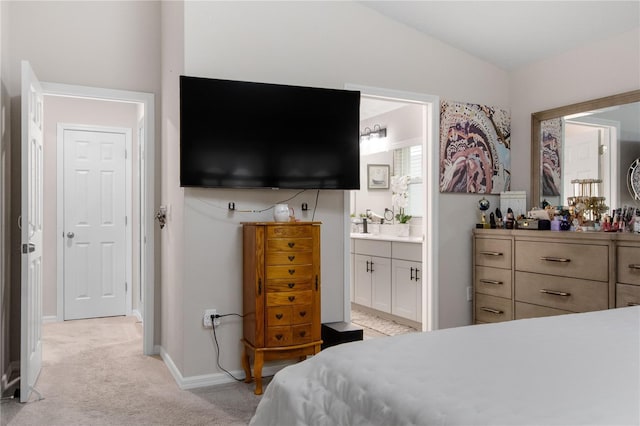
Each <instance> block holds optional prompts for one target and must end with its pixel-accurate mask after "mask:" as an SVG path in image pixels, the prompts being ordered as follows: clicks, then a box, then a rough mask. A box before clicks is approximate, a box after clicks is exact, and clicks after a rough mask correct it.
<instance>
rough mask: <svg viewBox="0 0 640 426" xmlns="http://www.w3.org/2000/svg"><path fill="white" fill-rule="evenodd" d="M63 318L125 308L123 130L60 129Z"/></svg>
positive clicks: (121, 312) (111, 313)
mask: <svg viewBox="0 0 640 426" xmlns="http://www.w3.org/2000/svg"><path fill="white" fill-rule="evenodd" d="M63 140H64V231H63V235H62V236H61V237H62V238H64V239H65V241H64V319H65V320H70V319H81V318H95V317H106V316H116V315H125V314H126V291H127V289H126V286H127V283H126V253H127V250H126V227H127V217H126V176H125V171H126V168H125V164H126V163H125V156H126V152H125V151H126V134H124V133H117V132H108V131H93V130H69V129H65V131H64V137H63Z"/></svg>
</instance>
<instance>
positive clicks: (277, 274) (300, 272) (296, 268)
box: [266, 265, 313, 280]
mask: <svg viewBox="0 0 640 426" xmlns="http://www.w3.org/2000/svg"><path fill="white" fill-rule="evenodd" d="M266 269H267V279H268V280H270V279H278V278H291V279H311V277H312V275H313V265H283V266H281V265H275V266H270V265H267V267H266Z"/></svg>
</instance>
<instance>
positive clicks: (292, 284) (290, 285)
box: [287, 283, 296, 288]
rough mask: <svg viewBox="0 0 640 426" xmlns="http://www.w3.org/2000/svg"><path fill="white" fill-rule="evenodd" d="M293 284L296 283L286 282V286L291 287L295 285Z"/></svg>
mask: <svg viewBox="0 0 640 426" xmlns="http://www.w3.org/2000/svg"><path fill="white" fill-rule="evenodd" d="M295 285H296V283H289V284H287V287H289V288H293V287H295Z"/></svg>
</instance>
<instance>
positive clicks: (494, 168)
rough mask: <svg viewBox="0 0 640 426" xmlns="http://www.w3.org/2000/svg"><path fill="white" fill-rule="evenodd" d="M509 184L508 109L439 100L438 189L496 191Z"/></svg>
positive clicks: (509, 143) (504, 188)
mask: <svg viewBox="0 0 640 426" xmlns="http://www.w3.org/2000/svg"><path fill="white" fill-rule="evenodd" d="M510 187H511V115H510V113H509V111H507V110H504V109H500V108H496V107H491V106H486V105H478V104H467V103H460V102H451V101H441V103H440V192H463V193H479V194H499V193H500V192H503V191H508V190H509V189H510Z"/></svg>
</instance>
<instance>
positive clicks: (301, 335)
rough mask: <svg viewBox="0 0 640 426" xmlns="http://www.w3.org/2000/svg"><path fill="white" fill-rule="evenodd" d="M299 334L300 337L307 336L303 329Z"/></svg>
mask: <svg viewBox="0 0 640 426" xmlns="http://www.w3.org/2000/svg"><path fill="white" fill-rule="evenodd" d="M299 334H300V337H304V336H306V334H307V332H306V331H304V330H302V331H301V332H300V333H299Z"/></svg>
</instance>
